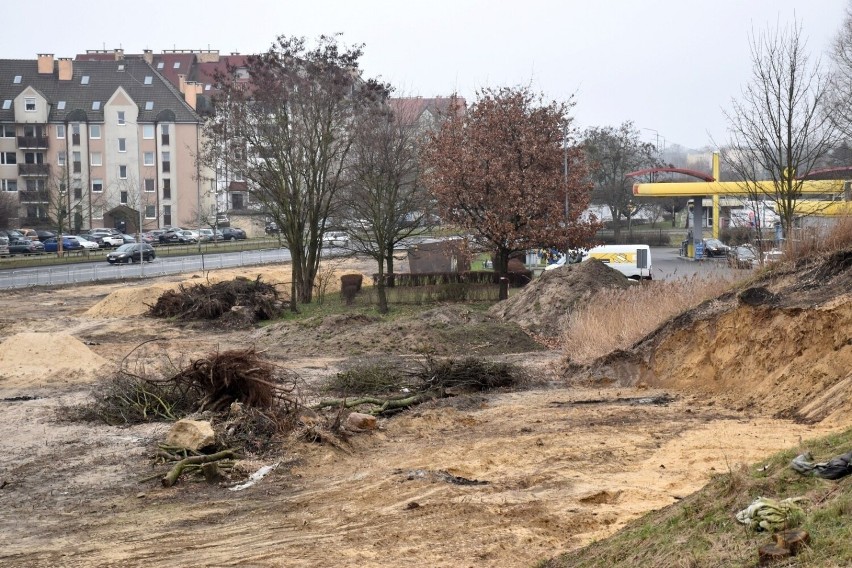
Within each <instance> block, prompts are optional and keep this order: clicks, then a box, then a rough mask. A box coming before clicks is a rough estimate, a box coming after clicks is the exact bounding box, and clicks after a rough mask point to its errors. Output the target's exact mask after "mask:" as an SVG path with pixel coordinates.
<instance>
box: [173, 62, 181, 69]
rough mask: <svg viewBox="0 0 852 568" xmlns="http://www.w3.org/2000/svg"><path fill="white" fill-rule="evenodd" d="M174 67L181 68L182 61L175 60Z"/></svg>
mask: <svg viewBox="0 0 852 568" xmlns="http://www.w3.org/2000/svg"><path fill="white" fill-rule="evenodd" d="M174 68H175V69H180V61H175V65H174Z"/></svg>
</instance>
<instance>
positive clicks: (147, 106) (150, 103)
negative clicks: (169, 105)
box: [145, 101, 154, 110]
mask: <svg viewBox="0 0 852 568" xmlns="http://www.w3.org/2000/svg"><path fill="white" fill-rule="evenodd" d="M145 110H154V101H145Z"/></svg>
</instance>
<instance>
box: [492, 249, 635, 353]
mask: <svg viewBox="0 0 852 568" xmlns="http://www.w3.org/2000/svg"><path fill="white" fill-rule="evenodd" d="M628 286H631V283H630V280H628V279H627V278H625V277H624V275H623V274H621V273H620V272H618V271H616V270H613V269H611V268H609V267H608V266H607V265H605V264H604V263H602V262H600V261H598V260H595V259H591V260H588V261H586V262H581V263H579V264H570V265H567V266H563V267H561V268H557V269H555V270H548V271H545V272H543V273H542V274H541V276H540V277H538V278H536V279H535V280H533V281H532V282H531V283H530V284H528V285H527V286H526V287H525V288H524V289H523V290H521V291H520V292H518V293H517V294H515V295H513V296H512V297H511V298H509V299H508V300H507V301H505V302H500V303H499V304H497V305H495V306H494V307H493V308H491V310H490V311H489V313H490V314H491V315H493V316H495V317H498V318H501V319H505V320H509V321H512V322H515V323H516V324H518V325H519V326H521V327H522V328H523V329H525V330H527V331H529V332H531V333H535V334H537V335H543V336H546V337H559V335H560V334H561V333H562V331H563V330H564V329H565V327H566V325H565V323H566V321H565V320H567V318H568V317H569V316H570V314H571V310H574V309H576V308H577V307H578V306H580V305H582V304H583V303H585V302H586V301H587V300H588V299H589V298H590V297H591V296H592V295H593V294H594V293H595V292H597V291H598V290H601V289H603V288H627V287H628Z"/></svg>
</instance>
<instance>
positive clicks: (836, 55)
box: [827, 2, 852, 165]
mask: <svg viewBox="0 0 852 568" xmlns="http://www.w3.org/2000/svg"><path fill="white" fill-rule="evenodd" d="M831 58H832V61H833V62H834V73H833V74H832V77H831V86H830V98H829V99H828V101H827V104H828V106H829V108H830V113H829V116H831V118H832V121H833V123H834V124H835V126H837V128H838V129H839V130H840V131H841V132H842V134H843V136H844V137H845V138H846V139H852V2H850V3H849V5H848V6H847V7H846V17H845V18H844V19H843V24H842V25H841V27H840V30H839V31H838V33H837V35H836V36H835V38H834V43H833V44H832V48H831ZM843 165H852V163H847V164H843Z"/></svg>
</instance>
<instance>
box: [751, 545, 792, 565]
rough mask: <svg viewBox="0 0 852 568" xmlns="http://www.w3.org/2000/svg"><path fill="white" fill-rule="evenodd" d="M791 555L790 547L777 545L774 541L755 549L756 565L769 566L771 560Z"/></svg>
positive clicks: (775, 560)
mask: <svg viewBox="0 0 852 568" xmlns="http://www.w3.org/2000/svg"><path fill="white" fill-rule="evenodd" d="M790 556H791V554H790V549H789V548H784V547H783V546H778V545H777V544H775V543H774V542H772V543H769V544H764V545H763V546H761V547H760V548H758V549H757V560H758V566H769V565H771V564H772V563H773V562H777V561H779V560H784V559H785V558H789V557H790Z"/></svg>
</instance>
